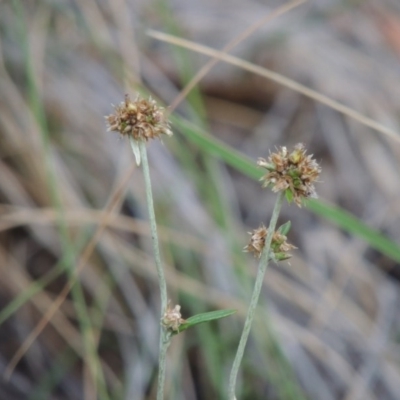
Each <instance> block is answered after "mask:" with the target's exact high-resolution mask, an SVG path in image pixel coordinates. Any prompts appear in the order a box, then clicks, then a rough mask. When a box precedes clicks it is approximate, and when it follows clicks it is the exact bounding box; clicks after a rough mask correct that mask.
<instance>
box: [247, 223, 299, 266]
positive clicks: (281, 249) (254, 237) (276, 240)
mask: <svg viewBox="0 0 400 400" xmlns="http://www.w3.org/2000/svg"><path fill="white" fill-rule="evenodd" d="M249 234H250V235H251V237H250V243H249V244H248V245H247V246H246V247H245V248H244V251H248V252H249V253H253V254H254V255H255V256H256V257H258V258H260V257H261V253H262V251H263V249H264V246H265V239H266V237H267V235H268V229H267V228H266V227H265V226H264V225H261V226H260V227H259V228H258V229H255V230H254V231H253V232H249ZM286 239H287V238H286V236H285V235H283V234H282V233H280V232H279V230H278V231H276V232H274V234H273V235H272V241H271V255H272V256H271V257H270V258H271V259H273V260H275V261H283V260H287V259H289V258H290V257H291V256H292V255H291V254H289V251H290V250H293V249H296V247H295V246H293V245H291V244H290V243H288V242H287V241H286Z"/></svg>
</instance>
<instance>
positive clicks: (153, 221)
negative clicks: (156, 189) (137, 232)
mask: <svg viewBox="0 0 400 400" xmlns="http://www.w3.org/2000/svg"><path fill="white" fill-rule="evenodd" d="M139 149H140V157H141V161H142V164H143V175H144V183H145V187H146V200H147V207H148V210H149V220H150V230H151V239H152V241H153V251H154V258H155V261H156V268H157V275H158V284H159V287H160V294H161V315H162V314H163V313H164V311H165V310H166V308H167V300H168V299H167V283H166V281H165V275H164V269H163V266H162V264H161V255H160V246H159V243H158V235H157V224H156V216H155V213H154V202H153V193H152V190H151V180H150V169H149V162H148V160H147V150H146V143H145V142H144V141H142V140H140V141H139Z"/></svg>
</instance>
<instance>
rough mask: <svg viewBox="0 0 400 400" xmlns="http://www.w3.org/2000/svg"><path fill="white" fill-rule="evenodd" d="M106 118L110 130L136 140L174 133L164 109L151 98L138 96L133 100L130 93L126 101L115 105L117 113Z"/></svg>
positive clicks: (145, 139) (126, 96)
mask: <svg viewBox="0 0 400 400" xmlns="http://www.w3.org/2000/svg"><path fill="white" fill-rule="evenodd" d="M105 118H106V120H107V123H108V130H109V131H115V132H119V133H120V134H121V135H124V136H129V137H131V138H133V139H134V140H136V141H138V140H144V141H147V140H149V139H154V138H159V137H160V136H161V135H162V134H165V135H168V136H171V135H172V131H171V128H170V126H169V123H168V120H167V119H166V117H165V114H164V109H163V108H162V107H159V106H158V105H157V103H156V102H155V101H154V100H153V99H151V98H150V99H149V100H146V99H141V98H139V97H138V98H137V99H136V100H135V101H131V99H130V98H129V95H125V101H123V102H122V103H121V104H120V105H119V106H115V113H114V114H110V115H108V116H106V117H105Z"/></svg>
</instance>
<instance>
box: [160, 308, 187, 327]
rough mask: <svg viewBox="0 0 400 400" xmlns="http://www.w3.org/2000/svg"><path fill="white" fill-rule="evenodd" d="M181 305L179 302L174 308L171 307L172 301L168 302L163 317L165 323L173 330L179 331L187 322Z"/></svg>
mask: <svg viewBox="0 0 400 400" xmlns="http://www.w3.org/2000/svg"><path fill="white" fill-rule="evenodd" d="M180 311H181V306H180V305H179V304H177V305H176V306H175V307H174V308H171V305H170V303H168V306H167V309H166V310H165V312H164V315H163V317H162V320H161V321H162V323H163V325H164V326H165V327H166V328H167V329H169V330H172V331H175V332H178V331H179V327H180V326H181V325H182V324H183V323H184V322H185V320H184V319H183V318H182V315H181V312H180Z"/></svg>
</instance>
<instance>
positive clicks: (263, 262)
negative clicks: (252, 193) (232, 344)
mask: <svg viewBox="0 0 400 400" xmlns="http://www.w3.org/2000/svg"><path fill="white" fill-rule="evenodd" d="M284 196H285V194H284V192H280V193H279V194H278V198H277V199H276V203H275V206H274V210H273V212H272V217H271V221H270V223H269V227H268V234H267V237H266V239H265V245H264V249H263V252H262V254H261V259H260V263H259V265H258V271H257V277H256V281H255V284H254V289H253V294H252V296H251V301H250V305H249V309H248V311H247V315H246V321H245V323H244V327H243V332H242V336H241V337H240V342H239V346H238V348H237V351H236V355H235V360H234V362H233V366H232V370H231V375H230V377H229V388H228V394H229V400H236V397H235V387H236V380H237V375H238V372H239V367H240V363H241V362H242V358H243V353H244V349H245V347H246V343H247V339H248V338H249V333H250V329H251V325H252V323H253V319H254V315H255V312H256V308H257V303H258V299H259V297H260V292H261V288H262V284H263V282H264V275H265V271H266V269H267V267H268V259H269V252H270V248H271V241H272V235H273V233H274V232H275V227H276V223H277V221H278V216H279V212H280V210H281V207H282V202H283V198H284Z"/></svg>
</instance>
